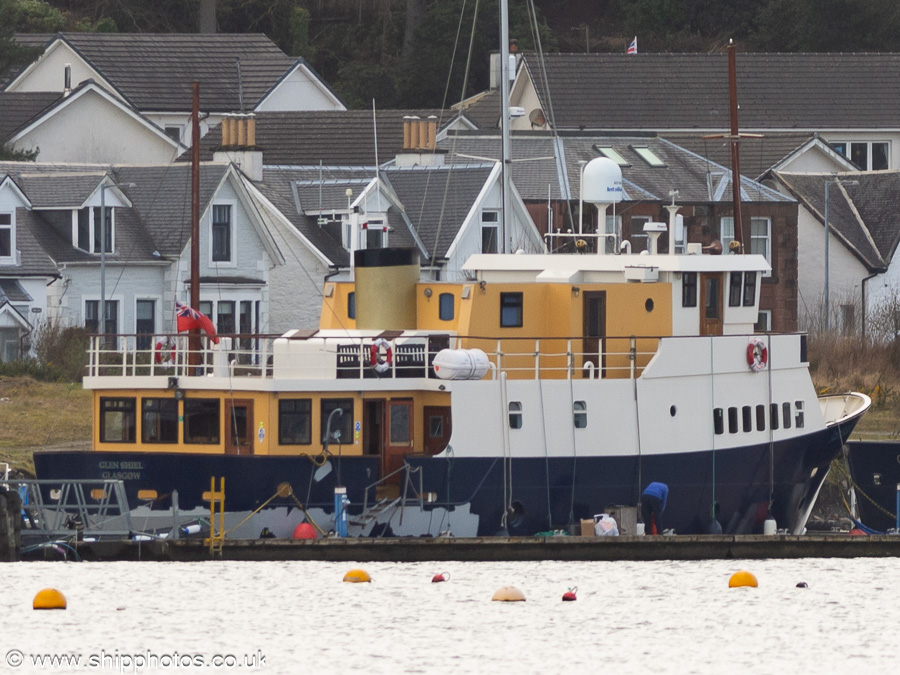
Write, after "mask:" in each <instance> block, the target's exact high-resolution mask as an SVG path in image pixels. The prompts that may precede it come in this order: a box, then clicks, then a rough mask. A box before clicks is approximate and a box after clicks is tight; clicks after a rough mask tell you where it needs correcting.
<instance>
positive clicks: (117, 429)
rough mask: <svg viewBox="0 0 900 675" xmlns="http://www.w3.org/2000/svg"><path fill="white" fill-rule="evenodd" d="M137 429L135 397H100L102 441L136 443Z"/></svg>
mask: <svg viewBox="0 0 900 675" xmlns="http://www.w3.org/2000/svg"><path fill="white" fill-rule="evenodd" d="M136 429H137V420H136V413H135V399H134V398H112V397H106V396H101V397H100V442H101V443H134V442H135V437H136V434H135V430H136Z"/></svg>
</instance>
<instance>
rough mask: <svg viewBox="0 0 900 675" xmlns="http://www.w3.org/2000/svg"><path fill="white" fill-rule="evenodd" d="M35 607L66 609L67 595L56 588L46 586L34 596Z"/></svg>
mask: <svg viewBox="0 0 900 675" xmlns="http://www.w3.org/2000/svg"><path fill="white" fill-rule="evenodd" d="M32 606H33V607H34V608H35V609H65V608H66V596H64V595H63V594H62V593H60V592H59V591H58V590H56V589H55V588H45V589H43V590H41V591H38V594H37V595H36V596H34V603H33V605H32Z"/></svg>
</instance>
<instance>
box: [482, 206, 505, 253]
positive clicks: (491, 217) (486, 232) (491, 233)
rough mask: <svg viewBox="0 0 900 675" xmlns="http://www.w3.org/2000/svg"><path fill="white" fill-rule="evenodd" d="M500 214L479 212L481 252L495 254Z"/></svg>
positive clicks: (485, 211)
mask: <svg viewBox="0 0 900 675" xmlns="http://www.w3.org/2000/svg"><path fill="white" fill-rule="evenodd" d="M499 227H500V212H499V211H496V210H488V209H485V210H484V211H482V212H481V252H482V253H497V251H498V248H499V247H498V242H499V236H498V233H499Z"/></svg>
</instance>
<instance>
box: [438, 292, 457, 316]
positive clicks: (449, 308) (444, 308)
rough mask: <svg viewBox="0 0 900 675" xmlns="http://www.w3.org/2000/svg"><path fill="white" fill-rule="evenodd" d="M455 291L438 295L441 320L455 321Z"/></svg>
mask: <svg viewBox="0 0 900 675" xmlns="http://www.w3.org/2000/svg"><path fill="white" fill-rule="evenodd" d="M453 300H454V298H453V293H441V294H440V295H439V296H438V303H439V305H438V318H440V320H441V321H453Z"/></svg>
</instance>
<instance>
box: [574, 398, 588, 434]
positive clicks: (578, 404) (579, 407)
mask: <svg viewBox="0 0 900 675" xmlns="http://www.w3.org/2000/svg"><path fill="white" fill-rule="evenodd" d="M573 407H574V409H575V428H576V429H584V428H586V427H587V402H585V401H575V404H574V406H573Z"/></svg>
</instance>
